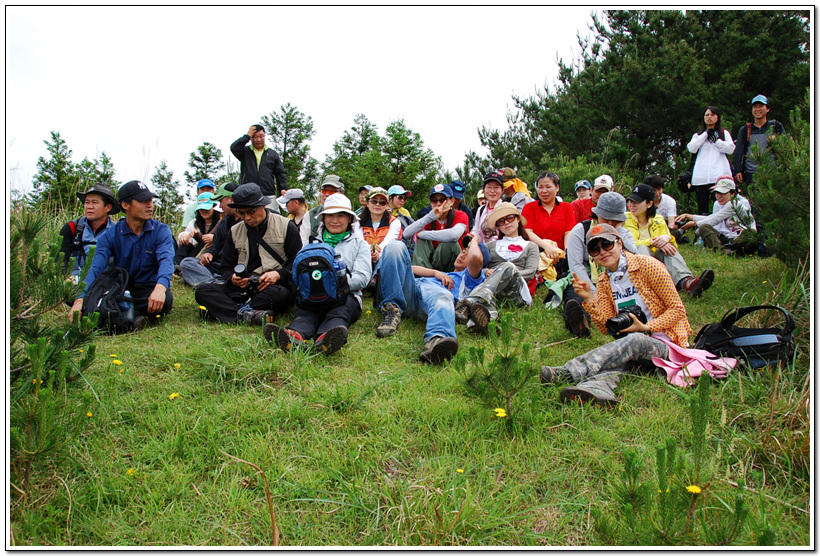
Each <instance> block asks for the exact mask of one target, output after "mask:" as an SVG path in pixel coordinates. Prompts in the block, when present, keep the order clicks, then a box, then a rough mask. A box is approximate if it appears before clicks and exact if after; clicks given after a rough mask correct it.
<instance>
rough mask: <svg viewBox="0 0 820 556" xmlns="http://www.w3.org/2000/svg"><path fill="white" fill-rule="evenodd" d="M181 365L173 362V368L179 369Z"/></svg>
mask: <svg viewBox="0 0 820 556" xmlns="http://www.w3.org/2000/svg"><path fill="white" fill-rule="evenodd" d="M181 366H182V365H180V364H179V363H174V368H175V369H179V368H180V367H181Z"/></svg>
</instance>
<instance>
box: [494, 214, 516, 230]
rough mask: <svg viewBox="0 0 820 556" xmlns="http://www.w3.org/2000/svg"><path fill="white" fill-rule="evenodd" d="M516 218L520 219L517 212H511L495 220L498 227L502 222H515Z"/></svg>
mask: <svg viewBox="0 0 820 556" xmlns="http://www.w3.org/2000/svg"><path fill="white" fill-rule="evenodd" d="M516 220H518V215H517V214H510V215H508V216H504V217H501V218H499V219H498V220H496V221H495V227H496V228H498V227H499V226H501V225H502V224H509V223H510V222H515V221H516Z"/></svg>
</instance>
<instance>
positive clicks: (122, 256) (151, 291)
mask: <svg viewBox="0 0 820 556" xmlns="http://www.w3.org/2000/svg"><path fill="white" fill-rule="evenodd" d="M156 196H157V195H156V194H154V193H152V192H151V190H150V189H148V187H146V186H145V184H143V183H142V182H139V181H136V180H135V181H130V182H128V183H126V184H125V185H123V186H122V187H120V189H119V191H118V192H117V200H118V201H119V204H120V206H121V207H122V210H123V211H124V212H125V219H123V220H120V221H119V222H117V223H116V224H115V225H114V226H113V227H112V228H110V229H109V230H108V232H106V233H105V234H103V235H102V236H100V238H99V240H98V241H97V250H96V252H95V253H94V259H93V260H92V261H91V269H90V270H89V271H88V275H87V276H86V278H85V284H84V286H85V289H84V290H83V291H82V293H81V294H80V295H79V297H78V298H77V299H76V301H74V305H72V307H71V311H70V312H69V318H70V319H73V318H74V313H76V312H78V311H81V310H82V308H83V298H84V297H85V294H86V292H88V288H89V287H90V286H91V284H93V283H94V280H95V279H96V277H97V276H99V275H100V274H101V273H102V272H103V271H104V270H105V269H106V267H107V266H108V260H109V258H110V257H113V266H120V267H123V268H124V269H125V270H126V271H127V272H128V275H129V277H130V278H129V282H128V290H129V291H130V292H131V297H132V298H133V300H134V312H135V314H136V315H138V317H137V319H136V322H135V323H134V328H135V329H139V328H142V327H143V326H144V325H145V324H147V322H148V320H147V319H146V316H147V315H156V316H159V315H164V314H166V313H168V312H169V311H170V310H171V306H172V305H173V301H174V298H173V296H172V295H171V277H172V276H173V274H174V238H173V236H172V235H171V230H170V229H169V228H168V226H166V225H165V224H163V223H162V222H159V221H157V220H154V219H152V218H151V216H152V215H153V212H154V197H156Z"/></svg>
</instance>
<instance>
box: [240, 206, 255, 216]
mask: <svg viewBox="0 0 820 556" xmlns="http://www.w3.org/2000/svg"><path fill="white" fill-rule="evenodd" d="M258 208H259V207H253V208H248V209H236V214H238V215H239V216H245V215H251V214H253V213H254V212H256V209H258Z"/></svg>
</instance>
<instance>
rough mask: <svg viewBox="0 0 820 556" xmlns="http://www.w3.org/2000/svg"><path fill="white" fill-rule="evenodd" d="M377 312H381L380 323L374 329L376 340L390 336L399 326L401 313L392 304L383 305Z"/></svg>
mask: <svg viewBox="0 0 820 556" xmlns="http://www.w3.org/2000/svg"><path fill="white" fill-rule="evenodd" d="M379 310H380V311H381V312H382V322H381V324H379V326H378V327H377V328H376V336H377V337H378V338H386V337H387V336H392V335H393V334H395V333H396V331H397V330H398V329H399V325H400V324H401V311H400V310H399V308H398V307H396V306H395V305H393V304H392V303H385V304H384V305H382V308H381V309H379Z"/></svg>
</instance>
